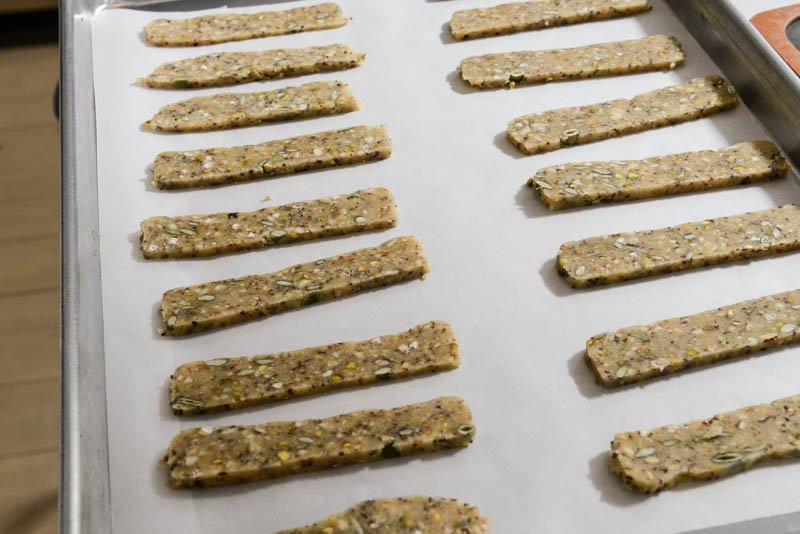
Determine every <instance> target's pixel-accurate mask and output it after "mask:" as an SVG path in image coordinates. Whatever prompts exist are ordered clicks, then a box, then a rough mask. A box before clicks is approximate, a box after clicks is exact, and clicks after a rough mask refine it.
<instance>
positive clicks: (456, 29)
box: [450, 0, 650, 41]
mask: <svg viewBox="0 0 800 534" xmlns="http://www.w3.org/2000/svg"><path fill="white" fill-rule="evenodd" d="M648 10H650V4H649V3H648V2H647V0H569V1H567V2H565V1H563V0H537V1H535V2H512V3H509V4H500V5H497V6H492V7H487V8H478V9H465V10H462V11H456V12H455V13H453V16H452V17H451V18H450V33H451V34H452V35H453V38H454V39H456V40H458V41H462V40H464V39H477V38H480V37H491V36H493V35H506V34H509V33H517V32H524V31H528V30H537V29H540V28H547V27H553V26H563V25H566V24H577V23H579V22H592V21H597V20H606V19H612V18H617V17H628V16H631V15H636V14H637V13H642V12H644V11H648Z"/></svg>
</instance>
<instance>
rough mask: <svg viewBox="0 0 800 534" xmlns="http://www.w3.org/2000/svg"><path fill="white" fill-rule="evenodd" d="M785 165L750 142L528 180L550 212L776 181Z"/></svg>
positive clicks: (768, 148) (771, 150)
mask: <svg viewBox="0 0 800 534" xmlns="http://www.w3.org/2000/svg"><path fill="white" fill-rule="evenodd" d="M788 172H789V165H788V164H787V163H786V160H785V159H784V158H783V156H782V155H781V152H780V150H779V149H778V147H777V146H775V145H774V144H773V143H771V142H769V141H752V142H747V143H739V144H737V145H733V146H729V147H726V148H722V149H720V150H703V151H700V152H684V153H681V154H670V155H667V156H656V157H652V158H646V159H642V160H630V161H590V162H585V163H566V164H563V165H556V166H554V167H545V168H544V169H541V170H539V171H538V172H537V173H536V175H535V176H534V177H533V178H531V179H530V180H528V185H529V186H531V187H534V188H535V189H536V193H538V195H539V198H540V199H541V201H542V202H543V203H544V204H545V205H546V206H547V207H548V208H550V209H551V210H562V209H567V208H576V207H580V206H588V205H591V204H598V203H602V202H624V201H628V200H640V199H645V198H654V197H661V196H666V195H674V194H678V193H689V192H692V191H705V190H708V189H717V188H721V187H730V186H733V185H741V184H748V183H753V182H760V181H764V180H771V179H773V178H781V177H783V176H786V174H787V173H788Z"/></svg>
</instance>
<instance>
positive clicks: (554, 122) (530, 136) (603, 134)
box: [507, 75, 739, 154]
mask: <svg viewBox="0 0 800 534" xmlns="http://www.w3.org/2000/svg"><path fill="white" fill-rule="evenodd" d="M738 103H739V98H738V97H737V96H736V90H735V89H734V88H733V86H732V85H731V84H730V83H728V81H727V80H725V79H724V78H722V77H720V76H716V75H712V76H706V77H705V78H696V79H694V80H691V81H688V82H685V83H682V84H680V85H675V86H671V87H664V88H662V89H656V90H655V91H650V92H649V93H644V94H641V95H638V96H635V97H633V98H631V99H619V100H611V101H609V102H601V103H599V104H589V105H586V106H577V107H570V108H561V109H553V110H550V111H544V112H542V113H536V114H533V115H525V116H522V117H517V118H516V119H514V120H512V121H511V122H509V123H508V130H507V135H508V139H509V141H511V143H512V144H513V145H514V146H516V147H517V148H518V149H519V150H520V151H522V152H524V153H525V154H538V153H540V152H549V151H551V150H557V149H559V148H564V147H566V146H572V145H583V144H586V143H593V142H595V141H602V140H603V139H610V138H612V137H621V136H623V135H628V134H633V133H637V132H642V131H645V130H652V129H654V128H661V127H663V126H669V125H670V124H678V123H681V122H687V121H691V120H695V119H699V118H701V117H706V116H708V115H712V114H714V113H719V112H720V111H725V110H727V109H731V108H733V107H735V106H736V105H737V104H738Z"/></svg>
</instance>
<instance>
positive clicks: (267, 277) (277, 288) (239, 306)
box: [161, 236, 428, 336]
mask: <svg viewBox="0 0 800 534" xmlns="http://www.w3.org/2000/svg"><path fill="white" fill-rule="evenodd" d="M427 272H428V262H427V260H426V259H425V255H424V254H423V252H422V246H421V245H420V244H419V242H418V241H417V240H416V239H415V238H414V237H411V236H406V237H398V238H395V239H392V240H390V241H387V242H386V243H383V244H380V245H378V246H377V247H373V248H364V249H360V250H356V251H354V252H348V253H346V254H342V255H339V256H333V257H331V258H326V259H322V260H317V261H313V262H310V263H301V264H299V265H293V266H292V267H287V268H286V269H283V270H281V271H277V272H274V273H269V274H258V275H252V276H245V277H242V278H234V279H229V280H219V281H215V282H208V283H205V284H200V285H196V286H189V287H182V288H178V289H171V290H169V291H167V292H166V293H164V297H163V299H162V301H161V317H162V319H163V321H164V323H165V324H164V328H163V329H161V334H162V335H169V336H180V335H184V334H191V333H195V332H202V331H204V330H210V329H212V328H220V327H223V326H229V325H232V324H236V323H241V322H245V321H251V320H253V319H256V318H258V317H266V316H270V315H274V314H276V313H280V312H282V311H286V310H291V309H294V308H299V307H301V306H308V305H310V304H314V303H316V302H320V301H325V300H331V299H335V298H341V297H346V296H349V295H353V294H355V293H358V292H360V291H366V290H368V289H374V288H377V287H383V286H387V285H390V284H396V283H399V282H404V281H406V280H412V279H415V278H422V277H423V276H425V274H426V273H427Z"/></svg>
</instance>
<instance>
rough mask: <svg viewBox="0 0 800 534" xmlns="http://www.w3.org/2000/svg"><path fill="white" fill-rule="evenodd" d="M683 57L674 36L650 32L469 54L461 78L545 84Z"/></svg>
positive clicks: (672, 63)
mask: <svg viewBox="0 0 800 534" xmlns="http://www.w3.org/2000/svg"><path fill="white" fill-rule="evenodd" d="M685 59H686V56H685V55H684V53H683V50H682V49H681V45H680V43H679V42H678V40H677V39H675V38H674V37H671V36H669V35H650V36H648V37H644V38H642V39H633V40H630V41H616V42H611V43H603V44H595V45H589V46H580V47H577V48H561V49H555V50H536V51H523V52H506V53H500V54H487V55H485V56H473V57H468V58H466V59H465V60H463V61H462V62H461V65H460V66H459V71H460V72H461V77H462V78H463V79H464V81H466V82H467V83H469V84H470V85H471V86H472V87H476V88H478V89H495V88H498V87H509V88H513V87H515V86H517V85H521V84H531V83H544V82H550V81H553V80H572V79H582V78H595V77H599V76H615V75H620V74H632V73H636V72H651V71H656V70H666V69H674V68H675V67H677V66H678V65H682V64H683V62H684V61H685Z"/></svg>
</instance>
